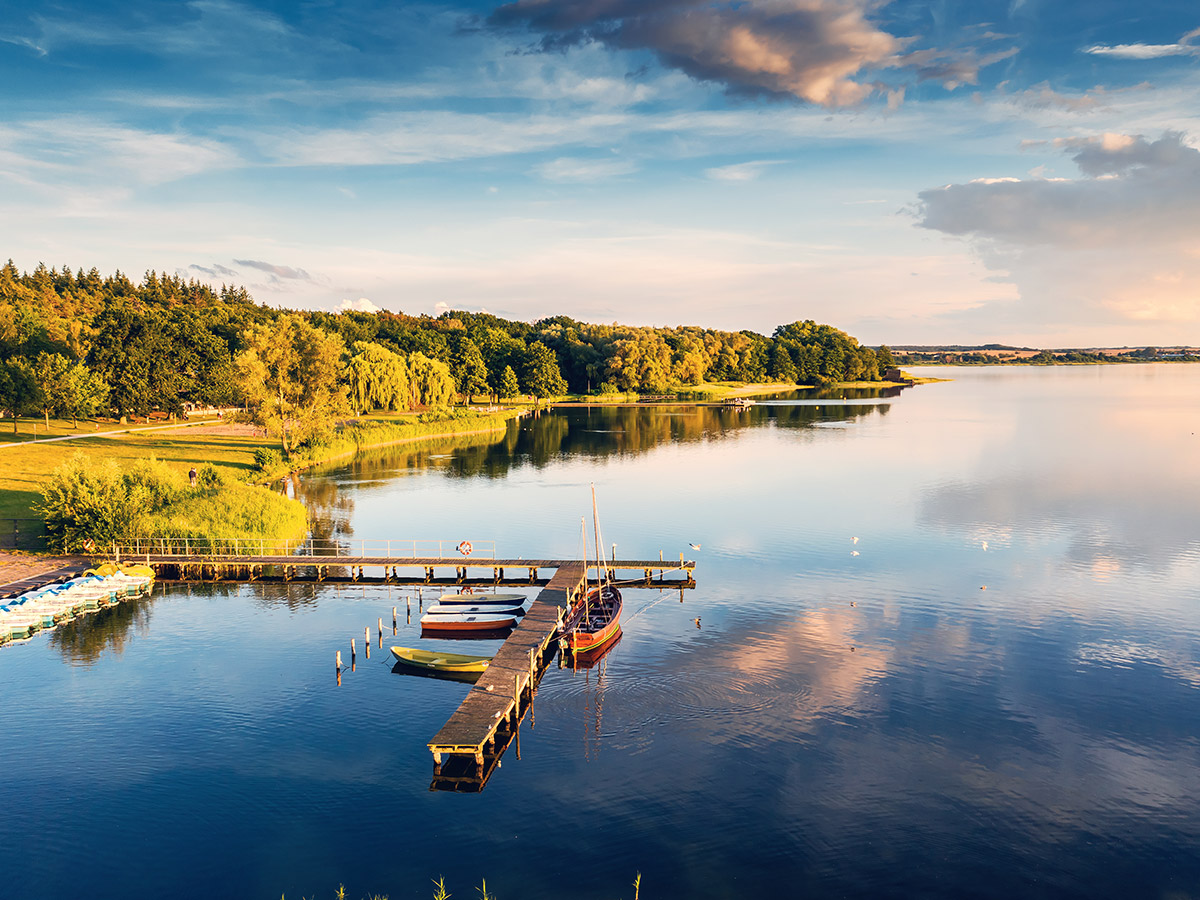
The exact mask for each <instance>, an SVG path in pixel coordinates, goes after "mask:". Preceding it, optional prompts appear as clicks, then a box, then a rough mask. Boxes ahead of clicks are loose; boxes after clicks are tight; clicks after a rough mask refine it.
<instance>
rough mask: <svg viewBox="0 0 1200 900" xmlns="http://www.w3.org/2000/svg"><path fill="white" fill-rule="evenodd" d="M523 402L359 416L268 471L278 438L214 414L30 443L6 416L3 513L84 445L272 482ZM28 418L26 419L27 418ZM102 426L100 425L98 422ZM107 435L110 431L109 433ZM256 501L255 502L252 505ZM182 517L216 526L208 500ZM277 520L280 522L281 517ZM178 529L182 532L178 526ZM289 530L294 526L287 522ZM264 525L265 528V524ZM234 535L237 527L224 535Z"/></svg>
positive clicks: (184, 523) (124, 457) (123, 462)
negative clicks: (263, 460) (169, 424)
mask: <svg viewBox="0 0 1200 900" xmlns="http://www.w3.org/2000/svg"><path fill="white" fill-rule="evenodd" d="M521 411H522V410H521V409H520V408H507V409H501V410H500V411H497V412H490V411H486V410H463V409H459V410H454V411H452V412H450V413H449V414H444V415H443V414H429V413H424V414H417V413H404V414H399V415H373V416H365V417H363V418H362V419H359V420H355V421H353V422H351V423H349V424H348V425H347V427H345V428H343V429H342V430H341V432H340V433H339V434H338V435H337V436H335V437H334V439H333V440H332V441H331V442H330V444H329V445H327V446H324V447H318V448H313V449H312V450H310V451H309V452H308V453H307V454H305V455H303V456H300V457H298V458H294V459H292V460H289V461H286V462H283V463H281V464H280V467H279V469H278V470H277V471H273V472H263V471H262V470H260V469H259V467H258V465H257V464H256V462H255V458H254V454H255V451H256V450H275V449H278V442H277V441H276V440H275V439H273V438H268V437H260V436H257V435H254V434H246V433H239V431H238V429H237V426H233V425H230V424H229V423H225V422H217V421H216V420H212V421H210V422H209V423H205V424H198V425H194V426H192V427H188V428H174V429H167V430H150V429H146V428H145V426H143V427H142V430H137V431H126V432H124V433H114V432H119V431H123V430H124V429H125V428H128V427H130V426H121V425H119V424H117V423H115V422H105V421H101V422H99V423H96V422H80V427H79V429H78V430H75V429H73V428H72V427H71V423H70V421H65V422H64V421H60V420H55V419H51V420H50V423H51V429H50V434H51V436H58V435H65V434H70V435H76V434H79V435H83V436H82V437H80V438H79V439H78V440H70V441H55V442H48V443H31V440H32V434H31V432H25V433H24V434H21V435H18V438H19V440H18V441H17V442H14V441H13V440H12V439H11V438H12V432H11V431H9V432H8V435H7V437H8V439H7V440H6V439H5V435H4V427H5V425H6V424H7V423H8V422H10V421H11V420H5V421H4V422H0V518H7V519H32V518H39V517H38V516H37V515H36V514H35V513H34V512H33V508H34V506H35V505H36V504H38V503H39V502H40V501H41V486H42V484H43V482H44V481H45V480H46V479H47V478H48V477H49V476H50V473H51V472H53V471H54V469H56V468H57V467H58V466H60V465H61V464H62V463H64V462H66V461H67V460H69V459H70V458H71V457H73V456H74V455H75V454H76V453H79V452H82V453H84V454H85V455H87V456H88V457H89V458H91V459H92V460H93V461H96V462H100V461H103V460H109V459H111V460H113V461H114V462H116V463H117V465H118V466H120V467H122V468H123V469H125V468H129V467H131V466H132V465H134V464H135V463H137V462H139V461H141V460H145V459H147V458H149V457H154V458H156V459H158V460H161V461H163V462H165V463H167V464H169V465H171V466H172V467H173V468H175V469H176V470H178V471H179V472H181V473H183V472H186V471H187V470H188V469H191V468H197V469H199V468H202V467H203V466H204V465H205V464H212V465H215V466H217V467H218V468H220V469H221V470H222V471H223V472H224V474H226V475H228V476H229V477H230V478H231V479H232V480H234V481H238V482H254V481H257V482H265V481H268V480H270V479H271V478H272V477H276V476H281V475H284V474H287V472H289V471H292V470H294V469H298V468H305V467H307V466H310V465H314V464H316V463H319V462H325V461H328V460H331V459H339V458H342V457H347V456H353V455H354V454H356V453H359V452H361V451H363V450H366V449H369V448H373V447H384V446H388V445H391V444H402V443H408V442H413V441H422V440H428V439H431V438H434V437H440V436H445V435H453V434H476V433H480V432H483V433H495V432H499V431H503V430H504V429H505V428H506V423H507V421H508V420H509V419H511V418H513V417H514V416H516V415H519V414H520V413H521ZM24 421H27V420H23V422H24ZM93 426H98V428H99V429H100V430H94V429H93ZM45 434H46V431H45V425H44V423H43V422H42V421H41V420H38V435H39V437H44V436H45ZM106 435H107V436H106ZM246 496H247V495H241V494H231V495H230V497H229V501H230V505H229V506H228V507H227V508H226V509H225V513H226V517H225V519H224V521H225V522H226V523H228V524H230V525H231V526H232V525H234V524H236V523H237V522H239V521H248V520H249V519H250V518H252V517H253V516H254V515H257V514H260V513H261V512H262V510H255V509H254V504H253V503H251V502H250V501H249V500H247V499H246ZM247 504H249V505H247ZM179 512H180V516H181V518H180V520H179V521H178V522H177V523H176V522H175V521H174V520H172V523H171V524H172V525H176V524H177V525H178V526H179V527H187V528H191V527H193V526H194V527H195V528H197V529H199V530H201V531H202V532H205V533H208V532H209V530H210V528H212V527H215V526H214V522H213V520H212V516H211V515H210V512H211V511H209V510H206V509H204V508H203V504H194V505H193V506H192V507H186V506H185V507H182V508H181V509H180V511H179ZM276 523H277V524H280V523H279V522H278V521H277V520H276ZM168 530H169V531H170V532H171V533H172V534H175V533H181V532H178V529H177V528H175V527H172V528H170V529H168ZM285 530H286V531H288V532H289V533H290V532H291V531H292V530H294V529H293V527H292V525H290V524H289V525H287V527H286V529H285ZM260 533H261V532H260ZM225 536H232V535H225Z"/></svg>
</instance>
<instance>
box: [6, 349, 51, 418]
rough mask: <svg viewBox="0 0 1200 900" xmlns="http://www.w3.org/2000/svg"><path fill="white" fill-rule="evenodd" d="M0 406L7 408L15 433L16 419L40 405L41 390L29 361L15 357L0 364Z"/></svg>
mask: <svg viewBox="0 0 1200 900" xmlns="http://www.w3.org/2000/svg"><path fill="white" fill-rule="evenodd" d="M0 406H2V407H3V408H4V409H6V410H8V412H9V414H10V415H11V416H12V420H13V434H16V433H17V419H18V418H19V417H20V416H24V415H29V414H30V413H32V412H34V411H35V410H37V409H38V408H39V407H40V406H41V390H40V388H39V387H38V382H37V377H36V376H35V375H34V372H33V366H31V365H30V364H29V361H28V360H26V359H24V358H22V357H16V358H15V359H10V360H8V361H7V362H4V363H3V364H0Z"/></svg>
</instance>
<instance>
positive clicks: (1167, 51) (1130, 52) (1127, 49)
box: [1083, 28, 1200, 59]
mask: <svg viewBox="0 0 1200 900" xmlns="http://www.w3.org/2000/svg"><path fill="white" fill-rule="evenodd" d="M1198 37H1200V28H1196V29H1193V30H1192V31H1189V32H1188V33H1187V34H1185V35H1184V36H1183V37H1181V38H1180V39H1179V40H1178V41H1176V42H1175V43H1174V44H1142V43H1136V44H1094V45H1092V46H1091V47H1085V48H1084V50H1083V52H1084V53H1090V54H1092V55H1093V56H1115V57H1117V58H1118V59H1161V58H1162V57H1164V56H1194V55H1196V54H1198V53H1200V47H1198V46H1196V45H1195V44H1193V43H1192V42H1193V41H1194V40H1196V38H1198Z"/></svg>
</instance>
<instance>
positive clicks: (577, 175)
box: [535, 156, 637, 181]
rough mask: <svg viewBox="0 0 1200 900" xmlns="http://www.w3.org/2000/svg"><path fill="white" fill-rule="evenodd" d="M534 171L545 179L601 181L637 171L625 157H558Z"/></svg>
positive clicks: (634, 165) (633, 164)
mask: <svg viewBox="0 0 1200 900" xmlns="http://www.w3.org/2000/svg"><path fill="white" fill-rule="evenodd" d="M535 171H536V172H537V173H538V174H539V175H541V177H542V178H545V179H546V180H547V181H602V180H604V179H608V178H617V177H620V176H622V175H629V174H632V173H633V172H636V171H637V165H636V164H635V163H633V161H632V160H627V159H576V158H572V157H566V156H564V157H559V158H558V159H553V160H550V161H549V162H546V163H542V164H541V165H539V166H537V167H536V169H535Z"/></svg>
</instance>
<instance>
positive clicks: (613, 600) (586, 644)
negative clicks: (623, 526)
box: [563, 485, 621, 653]
mask: <svg viewBox="0 0 1200 900" xmlns="http://www.w3.org/2000/svg"><path fill="white" fill-rule="evenodd" d="M592 520H593V523H594V526H593V527H594V528H595V533H596V563H597V568H598V571H599V573H600V576H599V579H598V580H599V584H597V585H596V587H594V588H589V587H588V586H587V580H586V579H587V574H586V573H587V550H586V548H587V526H586V525H584V527H583V535H584V542H583V543H584V548H585V549H584V573H585V574H584V590H583V596H582V598H581V599H579V600H577V601H576V602H575V605H574V606H572V607H571V608H570V610H568V611H567V615H566V618H565V619H564V620H563V640H564V642H565V645H566V649H567V650H570V651H571V652H572V653H580V652H587V651H592V650H596V649H598V648H600V647H603V646H604V645H605V644H607V643H609V642H610V641H611V640H613V639H614V638H615V637H616V636H617V635H618V634H620V633H621V592H620V591H619V590H617V586H616V585H614V584H613V583H612V580H611V579H610V578H609V568H608V561H607V560H606V559H605V558H604V544H603V541H602V539H601V537H600V517H599V514H598V513H597V511H596V487H595V485H593V486H592Z"/></svg>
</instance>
